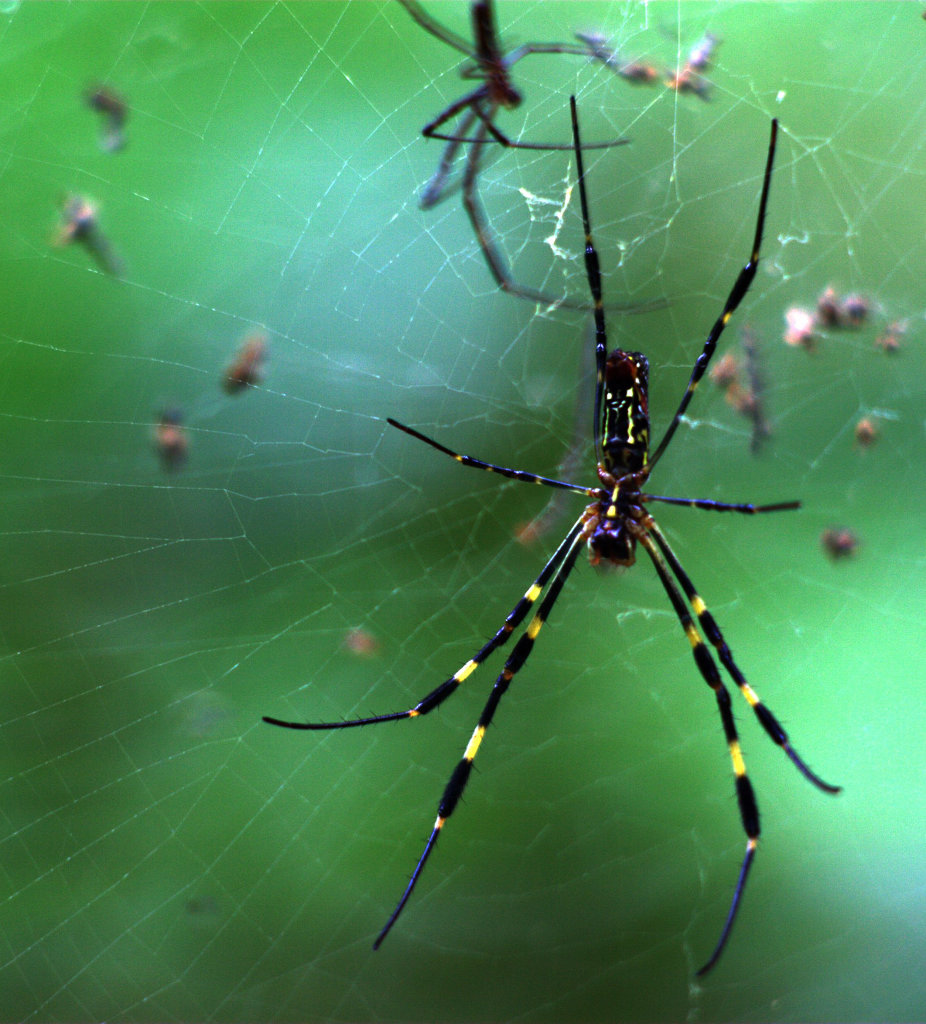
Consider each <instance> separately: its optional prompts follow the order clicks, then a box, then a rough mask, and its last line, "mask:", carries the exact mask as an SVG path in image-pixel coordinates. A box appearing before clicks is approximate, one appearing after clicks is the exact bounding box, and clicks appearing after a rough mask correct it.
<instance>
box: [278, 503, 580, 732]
mask: <svg viewBox="0 0 926 1024" xmlns="http://www.w3.org/2000/svg"><path fill="white" fill-rule="evenodd" d="M581 529H582V519H581V518H580V519H578V520H577V521H576V522H575V523H574V524H573V527H572V529H571V530H570V531H569V533H567V534H566V537H565V539H564V540H563V542H562V543H561V544H560V546H559V547H558V548H557V549H556V551H554V552H553V554H552V556H551V557H550V560H549V561H548V562H547V564H546V565H545V566H544V567H543V569H542V570H541V571H540V575H539V576H538V577H537V579H535V580H534V582H533V583H532V584H531V585H530V586H529V587H528V588H527V590H526V591H525V593H524V596H523V597H522V598H521V600H520V601H518V603H517V604H516V605H515V606H514V608H512V609H511V611H510V612H509V613H508V615H507V616H506V618H505V621H504V622H503V623H502V625H501V627H500V629H499V630H498V632H497V633H496V634H495V636H493V637H492V639H491V640H489V641H488V643H486V644H484V645H483V646H482V647H481V648H480V649H479V651H477V653H476V654H474V655H473V657H472V658H470V659H469V661H467V662H466V664H465V665H463V666H462V667H461V668H460V669H458V670H457V671H456V672H454V674H453V675H452V676H451V677H450V678H449V679H447V680H445V681H444V682H443V683H441V684H440V686H438V687H436V688H435V689H433V690H432V691H431V692H430V693H429V694H428V695H427V696H426V697H423V698H422V699H421V700H420V701H418V703H417V704H415V706H414V707H411V708H406V709H405V710H403V711H392V712H388V713H387V714H385V715H370V716H368V717H366V718H351V719H348V720H346V721H343V722H289V721H284V720H283V719H280V718H271V717H269V716H267V715H265V716H264V718H263V720H264V721H265V722H266V723H267V724H268V725H279V726H282V727H283V728H284V729H310V730H315V731H318V730H323V729H351V728H355V727H357V726H361V725H375V724H376V723H377V722H396V721H401V720H402V719H403V718H418V717H419V716H420V715H426V714H427V713H428V712H429V711H433V710H434V709H435V708H436V707H438V706H439V705H440V704H443V703H444V701H445V700H446V699H447V698H448V697H449V696H450V695H451V694H452V693H454V692H455V690H456V689H457V687H458V686H459V685H460V684H461V683H463V682H464V681H465V680H466V679H468V678H469V677H470V675H472V673H473V672H474V671H475V670H476V669H477V668H478V667H479V666H480V665H481V664H482V663H483V662H484V661H485V660H486V658H488V657H489V655H490V654H491V653H492V652H493V651H495V650H497V649H498V648H499V647H501V646H502V645H503V644H506V643H507V642H508V639H509V637H510V636H511V634H512V633H513V632H514V631H515V630H516V629H517V628H518V626H520V625H521V623H522V622H523V621H524V619H525V617H526V616H527V613H528V612H529V611H530V610H531V608H532V607H533V606H534V604H535V603H536V601H537V599H538V598H539V597H540V595H541V594H542V593H543V590H544V587H546V585H547V584H548V583H549V582H550V579H551V578H552V577H553V575H554V573H556V572H557V570H559V569H560V566H561V565H562V563H563V560H564V559H565V558H566V557H567V556H569V555H570V553H571V551H572V548H573V546H574V545H575V543H576V537H577V535H578V534H579V533H580V531H581Z"/></svg>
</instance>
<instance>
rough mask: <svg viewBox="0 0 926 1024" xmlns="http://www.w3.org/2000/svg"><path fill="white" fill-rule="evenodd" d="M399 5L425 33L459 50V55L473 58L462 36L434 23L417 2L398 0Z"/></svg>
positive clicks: (468, 44) (470, 47) (471, 51)
mask: <svg viewBox="0 0 926 1024" xmlns="http://www.w3.org/2000/svg"><path fill="white" fill-rule="evenodd" d="M399 3H400V4H401V5H402V6H403V7H404V8H405V10H406V11H408V13H409V14H410V15H411V16H412V17H413V18H414V19H415V21H417V22H418V24H419V25H420V26H421V27H422V28H423V29H424V30H425V32H430V33H431V35H432V36H434V37H435V39H439V40H440V41H441V42H442V43H446V44H447V45H448V46H452V47H453V48H454V49H455V50H459V51H460V53H462V54H464V55H465V56H467V57H472V56H474V55H473V49H472V46H471V45H470V43H468V42H467V41H466V40H465V39H463V38H462V36H458V35H457V34H456V32H451V31H450V29H449V28H445V27H444V26H443V25H441V24H440V23H439V22H436V21H435V20H434V19H433V18H432V17H431V15H430V14H428V12H427V11H426V10H425V9H424V8H423V7H422V6H421V4H420V3H418V0H399Z"/></svg>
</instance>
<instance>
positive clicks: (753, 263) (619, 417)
mask: <svg viewBox="0 0 926 1024" xmlns="http://www.w3.org/2000/svg"><path fill="white" fill-rule="evenodd" d="M570 106H571V112H572V130H573V140H574V150H575V155H576V162H577V175H578V181H579V195H580V198H581V207H582V223H583V227H584V229H585V267H586V274H587V277H588V283H589V288H590V290H591V293H592V296H593V299H594V303H595V358H596V364H597V378H596V384H595V413H594V424H593V430H594V443H595V450H596V452H597V453H598V480H599V484H598V486H595V487H584V486H582V485H580V484H572V483H567V482H565V481H562V480H553V479H549V478H547V477H542V476H538V475H537V474H535V473H529V472H526V471H525V470H520V469H507V468H505V467H502V466H497V465H494V464H492V463H488V462H483V461H482V460H481V459H476V458H474V457H473V456H471V455H461V454H459V453H457V452H455V451H452V450H451V449H450V448H447V447H445V446H444V445H443V444H440V443H439V442H438V441H435V440H433V439H432V438H429V437H426V436H425V435H424V434H421V433H419V432H418V431H417V430H414V429H413V428H412V427H407V426H404V425H403V424H401V423H399V422H397V421H396V420H394V419H391V418H390V419H389V421H388V422H389V423H390V425H392V426H393V427H396V428H397V429H398V430H401V431H403V432H404V433H406V434H410V435H411V436H412V437H415V438H417V439H418V440H419V441H423V442H424V443H425V444H427V445H430V447H432V448H435V449H436V450H437V451H439V452H442V453H443V454H445V455H449V456H450V457H451V458H452V459H455V460H456V461H457V462H459V463H461V464H462V465H464V466H472V467H474V468H476V469H482V470H487V471H489V472H491V473H497V474H499V475H500V476H504V477H508V478H509V479H512V480H521V481H523V482H525V483H533V484H540V485H542V486H545V487H554V488H559V489H562V490H566V491H572V492H574V493H576V494H582V495H585V497H586V498H588V499H589V504H588V505H587V506H586V508H585V509H584V511H583V512H582V514H581V515H580V516H579V518H578V519H577V520H576V521H575V522H574V523H573V525H572V526H571V527H570V529H569V531H568V532H567V534H566V536H565V537H564V538H563V540H562V542H561V543H560V545H559V547H558V548H557V549H556V551H555V552H554V553H553V555H552V556H551V558H550V559H549V561H548V562H547V564H546V565H545V566H544V567H543V569H542V570H541V572H540V575H539V576H538V577H537V578H536V579H535V580H534V582H533V583H532V584H531V585H530V586H529V587H528V589H527V590H526V591H525V593H524V596H523V597H522V598H521V599H520V600H519V601H518V603H517V604H516V605H515V606H514V608H512V610H511V611H510V612H509V614H508V616H507V617H506V619H505V621H504V623H503V624H502V626H501V628H500V629H499V630H498V632H497V633H496V634H495V636H494V637H492V639H491V640H489V642H488V643H486V644H485V645H484V646H483V647H482V648H481V649H480V650H479V651H478V652H477V653H476V654H475V655H473V657H472V658H470V659H469V661H467V662H466V664H464V665H463V667H462V668H460V669H458V670H457V671H456V672H455V673H454V674H453V675H452V676H451V677H450V678H449V679H447V680H446V681H445V682H443V683H441V684H440V686H438V687H437V688H436V689H434V690H432V691H431V692H430V693H429V694H428V695H427V696H426V697H424V698H423V699H422V700H420V701H419V702H418V703H417V704H415V706H414V707H412V708H409V709H407V710H405V711H395V712H392V713H389V714H385V715H372V716H370V717H368V718H358V719H353V720H351V721H343V722H320V723H319V722H309V723H303V722H288V721H282V720H280V719H278V718H269V717H265V718H264V721H265V722H267V723H269V724H270V725H278V726H283V727H284V728H287V729H349V728H354V727H356V726H363V725H374V724H377V723H380V722H394V721H399V720H401V719H405V718H418V717H419V716H421V715H425V714H427V713H428V712H429V711H433V710H434V709H435V708H436V707H438V706H439V705H440V704H442V703H443V702H444V701H445V700H446V699H447V698H448V697H449V696H450V695H451V694H452V693H453V692H454V691H455V690H456V689H457V687H459V686H460V684H461V683H463V682H464V681H465V680H466V679H468V678H469V676H470V675H471V674H472V673H473V672H474V671H475V670H476V669H477V668H478V667H479V665H481V664H482V663H483V662H484V661H485V660H486V659H487V658H488V657H489V655H490V654H492V652H493V651H495V650H496V649H497V648H499V647H501V646H502V645H503V644H505V643H506V642H507V641H508V639H509V638H510V637H511V635H512V633H513V632H514V631H515V629H517V628H518V626H519V625H520V624H521V623H522V622H523V621H524V619H525V618H526V617H527V614H528V612H529V611H530V610H531V609H532V608H533V606H534V605H535V604H536V602H537V601H538V600H540V598H541V595H543V600H542V601H540V606H539V608H538V609H537V610H536V611H535V612H534V614H533V616H532V617H531V619H530V621H529V623H528V625H527V628H526V629H525V630H524V632H523V633H522V634H521V635H520V636H519V638H518V640H517V642H516V643H515V645H514V648H513V649H512V651H511V654H510V655H509V656H508V659H507V660H506V662H505V664H504V667H503V668H502V671H501V672H500V674H499V675H498V677H497V679H496V680H495V684H494V686H493V687H492V691H491V693H490V695H489V699H488V701H487V702H486V704H485V706H484V708H483V710H482V713H481V714H480V716H479V721H478V722H477V724H476V728H475V730H474V731H473V734H472V736H471V737H470V739H469V742H468V743H467V745H466V749H465V750H464V752H463V756H462V758H461V759H460V761H459V762H458V763H457V765H456V767H455V768H454V770H453V772H452V774H451V776H450V779H449V781H448V782H447V785H446V788H445V789H444V793H443V796H442V797H441V800H440V804H439V805H438V811H437V818H436V820H435V822H434V826H433V828H432V830H431V834H430V836H429V838H428V840H427V842H426V844H425V847H424V850H423V852H422V854H421V856H420V858H419V860H418V863H417V865H416V866H415V869H414V871H413V872H412V875H411V878H410V879H409V882H408V884H407V886H406V888H405V891H404V892H403V894H402V896H401V898H400V899H399V902H398V904H397V905H396V907H395V909H394V910H393V912H392V914H391V916H390V917H389V919H388V920H387V921H386V924H385V925H384V926H383V928H382V930H381V931H380V933H379V935H378V936H377V938H376V941H375V942H374V944H373V948H374V949H378V948H379V946H380V944H381V943H382V942H383V940H384V939H385V938H386V936H387V935H388V934H389V931H390V930H391V929H392V926H393V925H394V924H395V923H396V921H397V920H398V917H399V915H400V914H401V913H402V910H403V909H404V907H405V905H406V903H407V902H408V900H409V897H410V896H411V894H412V892H413V890H414V888H415V885H416V884H417V882H418V879H419V878H420V877H421V873H422V871H423V870H424V866H425V864H426V863H427V860H428V858H429V857H430V855H431V853H432V851H433V850H434V846H435V844H436V843H437V838H438V836H439V835H440V833H441V830H442V829H443V827H444V825H445V824H446V823H447V819H448V818H449V817H450V815H451V814H452V813H453V811H454V809H455V807H456V806H457V803H458V802H459V800H460V797H461V796H462V795H463V791H464V789H465V788H466V784H467V782H468V781H469V777H470V773H471V771H472V767H473V761H474V760H475V757H476V754H477V752H478V750H479V747H480V745H481V744H482V740H483V738H484V736H485V733H486V730H487V729H488V727H489V725H490V723H491V722H492V719H493V717H494V715H495V712H496V710H497V708H498V705H499V703H500V702H501V699H502V697H503V696H504V694H505V692H506V690H507V689H508V687H509V686H510V684H511V681H512V679H514V677H515V675H517V673H518V672H519V671H520V670H521V669H522V668H523V667H524V665H525V663H526V662H527V659H528V657H529V656H530V654H531V651H532V650H533V647H534V642H535V641H536V639H537V636H538V634H539V633H540V630H541V628H542V627H543V625H544V623H545V622H546V620H547V618H548V617H549V614H550V612H551V610H552V608H553V605H554V604H555V603H556V600H557V598H558V597H559V595H560V592H561V591H562V589H563V585H564V584H565V582H566V578H567V577H568V576H569V573H570V572H571V570H572V568H573V566H574V565H575V563H576V559H577V558H578V555H579V551H580V549H581V547H582V546H583V544H584V545H586V546H587V547H588V549H589V553H590V559H591V562H592V564H597V563H599V562H601V561H604V562H611V563H613V564H615V565H620V566H630V565H633V563H634V561H635V558H636V546H637V544H639V545H641V546H642V548H643V549H644V550H645V551H646V553H647V555H648V556H649V558H650V560H651V561H652V563H653V567H654V568H655V570H656V574H657V576H658V577H659V580H660V582H661V583H662V586H663V588H664V589H665V592H666V594H667V595H668V597H669V601H670V602H671V604H672V607H673V609H674V611H675V614H676V616H677V617H678V621H679V623H680V624H681V627H682V629H683V630H684V633H685V636H686V637H687V639H688V642H689V643H690V645H691V652H692V655H693V657H694V660H695V664H696V665H697V667H698V671H699V672H700V673H701V676H702V678H703V679H704V681H705V683H707V685H708V686H709V687H710V688H711V690H712V691H713V692H714V696H715V698H716V700H717V708H718V711H719V714H720V719H721V723H722V725H723V731H724V735H725V737H726V742H727V747H728V750H729V754H730V760H731V763H732V767H733V775H734V780H735V788H736V796H737V801H738V804H739V811H740V818H741V820H742V825H743V830H744V832H745V833H746V852H745V855H744V857H743V861H742V866H741V867H740V871H739V875H738V878H737V882H736V888H735V890H734V893H733V898H732V900H731V903H730V908H729V911H728V912H727V917H726V920H725V921H724V925H723V928H722V929H721V933H720V938H719V939H718V941H717V944H716V946H715V947H714V950H713V952H712V953H711V955H710V957H709V958H708V960H707V962H706V963H705V964H704V966H703V967H702V968H701V969H700V970H699V971H698V972H697V973H698V975H704V974H706V973H707V972H708V971H709V970H711V968H712V967H713V966H714V965H715V964H716V963H717V961H718V959H719V957H720V954H721V953H722V952H723V949H724V947H725V945H726V942H727V939H728V938H729V935H730V931H731V929H732V927H733V922H734V920H735V918H736V912H737V909H738V907H739V904H740V898H741V897H742V894H743V890H744V888H745V885H746V879H747V877H748V875H749V869H750V867H751V865H752V862H753V858H754V855H755V851H756V846H757V844H758V839H759V809H758V805H757V803H756V798H755V794H754V792H753V788H752V783H751V782H750V781H749V778H748V776H747V774H746V764H745V761H744V759H743V754H742V751H741V749H740V742H739V737H738V734H737V730H736V724H735V722H734V718H733V709H732V704H731V701H730V692H729V690H728V689H727V687H726V685H725V684H724V682H723V679H722V678H721V675H720V671H719V669H718V668H717V664H716V662H715V660H714V655H713V654H711V651H710V648H709V647H708V643H706V642H705V640H704V637H707V641H708V642H709V643H710V645H711V646H712V647H713V648H714V650H715V652H716V656H717V658H718V659H719V660H720V663H721V664H722V665H723V667H724V668H725V669H726V671H727V673H728V674H729V676H730V677H731V678H732V679H733V681H734V682H735V683H736V685H737V686H738V687H739V689H740V692H741V693H742V694H743V696H744V697H745V699H746V701H747V703H748V704H749V706H750V707H751V708H752V710H753V711H754V712H755V715H756V718H757V719H758V720H759V723H760V724H761V725H762V727H763V729H764V730H765V732H766V733H767V734H768V736H769V737H770V738H771V739H772V741H773V742H774V743H775V744H777V745H778V746H779V747H781V748H782V750H784V752H785V753H786V754H787V756H788V757H789V758H790V760H791V761H792V762H793V764H794V765H795V766H796V767H797V769H798V770H799V771H800V773H801V774H802V775H803V776H804V777H805V778H806V779H808V780H809V781H810V782H812V783H813V784H814V785H815V786H816V787H817V788H818V789H821V790H823V791H824V792H827V793H837V792H839V790H840V787H839V786H833V785H830V784H829V783H827V782H824V781H823V780H822V779H821V778H820V777H819V776H818V775H816V774H815V773H814V772H813V771H811V769H810V768H809V767H808V766H807V765H806V764H805V763H804V761H803V760H802V759H801V758H800V756H799V755H798V753H797V751H796V750H795V749H794V748H793V747H792V746H791V742H790V740H789V739H788V735H787V733H786V732H785V730H784V728H783V727H782V726H781V723H780V722H779V721H778V719H777V718H776V717H775V716H774V715H773V714H772V712H771V711H770V710H769V709H768V707H766V705H765V704H763V703H762V701H761V700H760V699H759V696H758V694H757V693H756V691H755V690H754V689H753V688H752V687H751V686H750V684H749V683H748V682H747V680H746V677H745V676H744V675H743V673H742V672H741V670H740V668H739V666H738V665H737V664H736V662H735V661H734V659H733V654H732V653H731V651H730V648H729V647H728V646H727V643H726V641H725V640H724V637H723V634H722V633H721V631H720V628H719V627H718V625H717V623H716V622H715V621H714V618H713V616H712V615H711V613H710V611H709V610H708V608H707V605H706V604H705V603H704V601H703V599H702V598H701V596H700V595H699V593H698V591H697V590H696V589H695V586H694V584H693V583H692V582H691V579H690V578H689V577H688V574H687V573H686V572H685V570H684V569H683V568H682V565H681V562H680V561H679V560H678V557H677V556H676V554H675V552H674V551H673V549H672V547H671V545H670V544H669V541H668V539H667V538H666V536H665V534H664V533H663V532H662V530H661V529H660V527H659V526H658V525H657V523H656V521H655V519H654V518H653V516H652V515H651V514H650V513H649V512H648V511H647V509H646V505H647V503H649V502H663V503H665V504H669V505H682V506H687V507H689V508H697V509H707V510H711V511H719V512H740V513H744V514H748V515H754V514H758V513H763V512H778V511H783V510H786V509H796V508H798V507H799V504H800V503H799V502H797V501H785V502H779V503H777V504H773V505H753V504H749V503H745V504H743V503H740V504H730V503H727V502H718V501H713V500H709V499H697V498H672V497H666V496H664V495H657V494H648V493H645V492H644V491H643V490H642V486H643V485H644V484H645V483H646V481H647V480H648V478H649V476H650V473H651V472H652V470H653V467H654V466H655V464H656V463H657V462H658V461H659V459H660V458H661V457H662V455H663V453H664V452H665V450H666V448H667V447H668V445H669V442H670V441H671V440H672V437H673V436H674V434H675V431H676V429H677V428H678V425H679V423H680V422H681V418H682V416H683V414H684V412H685V410H686V409H687V408H688V403H689V402H690V401H691V397H692V395H693V394H694V391H695V388H696V387H697V385H698V382H699V381H700V380H701V378H702V377H703V376H704V373H705V371H706V369H707V366H708V363H709V362H710V359H711V356H712V355H713V353H714V350H715V348H716V345H717V340H718V338H719V337H720V335H721V333H722V332H723V330H724V328H725V327H726V325H727V323H728V322H729V320H730V317H731V316H732V315H733V312H734V310H735V309H736V308H737V306H738V305H739V304H740V302H741V301H742V299H743V297H744V295H745V294H746V293H747V291H748V290H749V287H750V285H751V284H752V281H753V279H754V277H755V274H756V269H757V267H758V263H759V247H760V245H761V242H762V231H763V227H764V224H765V211H766V206H767V203H768V194H769V186H770V184H771V177H772V165H773V163H774V158H775V145H776V140H777V135H778V122H777V121H776V120H773V121H772V127H771V137H770V140H769V147H768V157H767V160H766V165H765V175H764V178H763V183H762V195H761V198H760V201H759V213H758V217H757V221H756V233H755V238H754V241H753V245H752V252H751V254H750V257H749V260H748V261H747V262H746V264H745V266H744V267H743V269H742V270H741V271H740V273H739V275H738V276H737V278H736V282H735V283H734V285H733V288H732V289H731V291H730V294H729V296H728V297H727V301H726V303H725V304H724V307H723V311H722V312H721V314H720V316H719V317H718V318H717V320H716V321H715V323H714V325H713V327H712V328H711V330H710V332H709V334H708V336H707V340H706V341H705V343H704V347H703V349H702V351H701V354H700V355H699V356H698V358H697V359H696V360H695V364H694V368H693V369H692V372H691V376H690V378H689V380H688V385H687V387H686V388H685V393H684V394H683V395H682V399H681V402H680V403H679V406H678V409H677V410H676V412H675V415H674V416H673V418H672V421H671V422H670V423H669V426H668V428H667V430H666V432H665V434H664V435H663V437H662V440H661V441H660V442H659V444H658V445H657V446H656V449H655V451H654V452H653V454H652V455H650V453H649V413H648V374H649V363H648V361H647V359H646V356H644V355H643V354H642V353H640V352H626V351H624V350H622V349H615V350H614V351H612V352H610V353H608V351H607V336H606V333H605V318H604V307H603V303H602V288H601V273H600V270H599V265H598V255H597V252H596V250H595V247H594V244H593V242H592V234H591V227H590V221H589V212H588V200H587V197H586V192H585V171H584V167H583V162H582V148H581V143H580V139H579V124H578V117H577V114H576V105H575V97H572V98H571V99H570ZM544 591H546V593H544ZM683 594H684V597H683V596H682V595H683ZM686 600H687V604H686ZM692 613H693V614H692Z"/></svg>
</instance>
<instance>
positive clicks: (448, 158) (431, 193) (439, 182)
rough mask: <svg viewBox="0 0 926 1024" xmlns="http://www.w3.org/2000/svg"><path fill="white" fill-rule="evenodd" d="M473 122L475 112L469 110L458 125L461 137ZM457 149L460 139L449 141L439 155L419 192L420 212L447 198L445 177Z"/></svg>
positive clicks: (448, 172)
mask: <svg viewBox="0 0 926 1024" xmlns="http://www.w3.org/2000/svg"><path fill="white" fill-rule="evenodd" d="M475 120H476V114H475V111H473V110H470V111H469V112H468V113H467V114H466V116H465V117H464V118H463V120H462V121H461V123H460V131H461V133H462V134H463V135H465V134H466V133H467V132H468V131H469V130H470V128H471V127H472V124H473V121H475ZM459 148H460V139H450V140H449V141H448V142H447V145H446V146H444V151H443V153H441V158H440V161H439V162H438V164H437V170H436V171H435V172H434V174H433V175H432V176H431V180H430V181H429V182H428V183H427V185H425V187H424V189H423V190H422V192H421V198H420V199H419V200H418V205H419V206H420V207H421V209H422V210H430V209H431V208H432V207H434V206H437V204H438V203H439V202H440V201H441V200H442V199H445V198H446V197H447V188H446V186H447V176H448V175H449V174H450V168H451V167H452V166H453V161H454V158H455V157H456V155H457V150H458V149H459Z"/></svg>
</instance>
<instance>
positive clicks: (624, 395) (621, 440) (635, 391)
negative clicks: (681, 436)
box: [601, 348, 649, 477]
mask: <svg viewBox="0 0 926 1024" xmlns="http://www.w3.org/2000/svg"><path fill="white" fill-rule="evenodd" d="M648 386H649V360H648V359H647V358H646V356H645V355H643V353H642V352H625V351H624V350H623V349H620V348H617V349H615V350H614V351H613V352H612V353H611V354H610V355H609V356H608V359H607V362H606V363H605V367H604V379H603V388H604V394H603V396H602V410H601V462H602V465H603V466H604V468H605V469H606V470H607V471H608V472H609V473H611V474H613V475H614V476H616V477H621V476H625V475H627V474H629V473H638V472H640V470H642V469H643V467H644V466H645V465H646V458H647V454H648V452H649V403H648V400H647V388H648Z"/></svg>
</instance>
